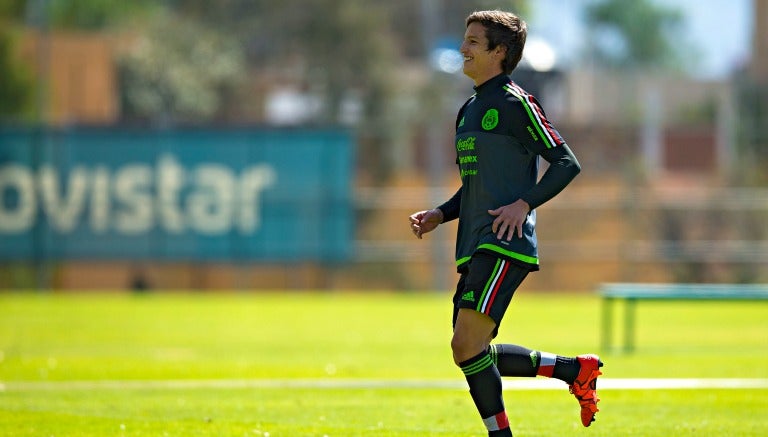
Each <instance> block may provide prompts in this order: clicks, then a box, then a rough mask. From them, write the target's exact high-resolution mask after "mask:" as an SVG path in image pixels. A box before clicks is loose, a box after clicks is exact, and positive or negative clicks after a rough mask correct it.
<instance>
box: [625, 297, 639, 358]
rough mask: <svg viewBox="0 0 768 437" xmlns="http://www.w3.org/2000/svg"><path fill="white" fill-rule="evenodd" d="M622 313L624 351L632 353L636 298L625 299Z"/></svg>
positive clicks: (633, 347) (633, 348)
mask: <svg viewBox="0 0 768 437" xmlns="http://www.w3.org/2000/svg"><path fill="white" fill-rule="evenodd" d="M626 302H627V303H626V305H625V310H626V311H625V312H626V314H624V352H627V353H632V352H633V351H634V350H635V307H636V304H637V300H636V299H627V300H626Z"/></svg>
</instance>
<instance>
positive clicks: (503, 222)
mask: <svg viewBox="0 0 768 437" xmlns="http://www.w3.org/2000/svg"><path fill="white" fill-rule="evenodd" d="M530 211H531V207H530V206H528V204H527V203H526V202H525V201H524V200H522V199H518V200H516V201H515V202H513V203H510V204H509V205H505V206H502V207H501V208H497V209H489V210H488V214H490V215H492V216H495V217H496V220H494V221H493V225H491V230H492V231H493V232H495V233H496V238H498V239H499V240H501V239H503V238H504V234H505V233H506V234H507V241H511V240H512V237H513V236H514V235H515V234H517V237H518V238H523V224H524V223H525V221H526V220H527V219H528V213H529V212H530Z"/></svg>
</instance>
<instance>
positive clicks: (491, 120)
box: [482, 108, 499, 130]
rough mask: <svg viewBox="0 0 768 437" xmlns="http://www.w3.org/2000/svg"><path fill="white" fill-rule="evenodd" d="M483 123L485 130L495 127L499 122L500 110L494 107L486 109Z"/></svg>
mask: <svg viewBox="0 0 768 437" xmlns="http://www.w3.org/2000/svg"><path fill="white" fill-rule="evenodd" d="M482 124H483V129H485V130H491V129H493V128H495V127H496V125H497V124H499V111H497V110H495V109H493V108H491V109H489V110H487V111H485V115H484V116H483V121H482Z"/></svg>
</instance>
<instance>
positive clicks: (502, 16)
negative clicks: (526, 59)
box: [466, 11, 528, 74]
mask: <svg viewBox="0 0 768 437" xmlns="http://www.w3.org/2000/svg"><path fill="white" fill-rule="evenodd" d="M475 22H478V23H480V24H482V25H483V27H485V37H486V38H487V39H488V50H489V51H490V50H493V49H495V48H496V47H497V46H499V45H501V46H504V47H505V48H506V49H507V55H506V56H505V57H504V60H503V61H501V69H502V70H504V73H505V74H510V73H512V70H514V69H515V67H517V64H518V63H519V62H520V59H521V58H522V57H523V48H524V47H525V37H526V36H527V35H528V25H527V24H525V21H523V20H522V19H520V17H518V16H517V15H515V14H513V13H511V12H505V11H475V12H472V13H471V14H469V16H468V17H467V22H466V24H467V27H469V25H470V24H472V23H475Z"/></svg>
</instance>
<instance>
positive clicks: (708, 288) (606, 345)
mask: <svg viewBox="0 0 768 437" xmlns="http://www.w3.org/2000/svg"><path fill="white" fill-rule="evenodd" d="M599 293H600V296H601V297H602V321H601V324H602V327H601V328H602V329H601V331H600V332H601V334H600V335H601V341H600V344H601V347H602V349H603V350H604V351H610V350H612V339H613V325H614V322H613V309H614V307H615V306H616V305H615V302H616V301H624V345H623V350H624V352H628V353H631V352H632V351H634V349H635V307H636V306H637V302H638V301H641V300H656V301H673V300H754V301H757V300H768V284H650V283H648V284H643V283H607V284H602V285H601V286H600V291H599Z"/></svg>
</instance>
